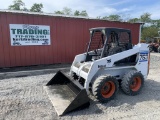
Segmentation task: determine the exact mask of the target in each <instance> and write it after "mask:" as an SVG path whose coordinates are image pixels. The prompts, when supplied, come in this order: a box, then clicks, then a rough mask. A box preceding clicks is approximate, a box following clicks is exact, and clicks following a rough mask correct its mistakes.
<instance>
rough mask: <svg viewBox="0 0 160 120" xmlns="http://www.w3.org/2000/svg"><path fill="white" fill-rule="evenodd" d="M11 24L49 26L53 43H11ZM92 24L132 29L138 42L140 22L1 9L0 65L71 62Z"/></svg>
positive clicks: (81, 46) (87, 38) (134, 42)
mask: <svg viewBox="0 0 160 120" xmlns="http://www.w3.org/2000/svg"><path fill="white" fill-rule="evenodd" d="M9 24H31V25H48V26H50V37H51V45H47V46H45V45H41V46H11V41H10V30H9ZM93 27H119V28H127V29H130V30H131V31H132V41H133V44H137V43H138V41H139V28H140V24H131V23H122V22H113V21H105V20H96V19H85V18H72V17H60V16H59V17H56V16H47V15H38V14H34V15H32V14H23V13H11V12H0V56H1V57H0V68H2V67H14V66H30V65H39V64H56V63H71V62H72V61H73V59H74V56H75V55H76V54H79V53H82V52H84V51H85V49H86V43H87V42H88V41H89V29H90V28H93Z"/></svg>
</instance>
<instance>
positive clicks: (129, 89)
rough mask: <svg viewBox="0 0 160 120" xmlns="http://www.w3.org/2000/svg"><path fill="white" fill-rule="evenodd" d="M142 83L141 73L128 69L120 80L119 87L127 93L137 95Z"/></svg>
mask: <svg viewBox="0 0 160 120" xmlns="http://www.w3.org/2000/svg"><path fill="white" fill-rule="evenodd" d="M143 85H144V77H143V75H142V74H141V73H140V72H138V71H135V70H132V71H129V72H128V73H127V74H125V75H124V77H123V78H122V82H121V88H122V90H123V92H124V93H125V94H127V95H132V96H134V95H137V94H139V92H140V91H141V89H142V87H143Z"/></svg>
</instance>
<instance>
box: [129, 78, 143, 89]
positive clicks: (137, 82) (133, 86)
mask: <svg viewBox="0 0 160 120" xmlns="http://www.w3.org/2000/svg"><path fill="white" fill-rule="evenodd" d="M140 87H141V78H140V77H135V78H134V79H133V82H132V83H131V85H130V88H131V90H132V91H138V90H139V89H140Z"/></svg>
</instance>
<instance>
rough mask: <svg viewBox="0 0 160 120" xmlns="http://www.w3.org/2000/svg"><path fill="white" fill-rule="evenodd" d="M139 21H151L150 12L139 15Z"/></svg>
mask: <svg viewBox="0 0 160 120" xmlns="http://www.w3.org/2000/svg"><path fill="white" fill-rule="evenodd" d="M140 20H141V22H151V14H150V13H144V14H143V15H141V16H140Z"/></svg>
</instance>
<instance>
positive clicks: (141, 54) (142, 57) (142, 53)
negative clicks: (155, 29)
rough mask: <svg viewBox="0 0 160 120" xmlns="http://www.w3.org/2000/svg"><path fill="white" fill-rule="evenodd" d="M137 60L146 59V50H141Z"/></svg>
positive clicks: (143, 60)
mask: <svg viewBox="0 0 160 120" xmlns="http://www.w3.org/2000/svg"><path fill="white" fill-rule="evenodd" d="M139 56H140V58H139V62H146V61H148V51H141V52H140V54H139Z"/></svg>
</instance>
